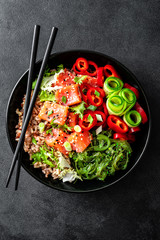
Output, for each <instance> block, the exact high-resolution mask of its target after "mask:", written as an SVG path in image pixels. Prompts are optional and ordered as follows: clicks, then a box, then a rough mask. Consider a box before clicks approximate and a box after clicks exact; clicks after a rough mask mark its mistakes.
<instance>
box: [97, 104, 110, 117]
mask: <svg viewBox="0 0 160 240" xmlns="http://www.w3.org/2000/svg"><path fill="white" fill-rule="evenodd" d="M97 110H98V111H101V112H104V113H105V115H106V117H107V116H108V109H107V106H106V103H105V102H103V103H102V105H101V106H99V107H98V108H97Z"/></svg>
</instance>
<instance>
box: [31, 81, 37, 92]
mask: <svg viewBox="0 0 160 240" xmlns="http://www.w3.org/2000/svg"><path fill="white" fill-rule="evenodd" d="M36 83H37V79H35V80H34V81H33V82H32V90H33V89H35V86H36Z"/></svg>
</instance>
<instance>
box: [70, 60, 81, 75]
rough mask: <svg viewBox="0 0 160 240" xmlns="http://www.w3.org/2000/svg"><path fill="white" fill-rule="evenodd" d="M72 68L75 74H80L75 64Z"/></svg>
mask: <svg viewBox="0 0 160 240" xmlns="http://www.w3.org/2000/svg"><path fill="white" fill-rule="evenodd" d="M72 68H73V71H74V72H75V73H76V74H82V72H81V71H80V70H78V68H77V65H76V63H75V64H74V65H73V67H72Z"/></svg>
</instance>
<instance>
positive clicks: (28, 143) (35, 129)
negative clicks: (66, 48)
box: [16, 92, 60, 179]
mask: <svg viewBox="0 0 160 240" xmlns="http://www.w3.org/2000/svg"><path fill="white" fill-rule="evenodd" d="M32 94H33V92H32ZM24 103H25V96H24V98H23V102H22V104H21V107H22V109H21V110H19V109H17V110H16V113H17V114H18V116H19V121H18V124H17V125H16V141H19V138H20V135H21V131H22V120H23V111H24ZM43 104H44V103H43V102H41V101H40V99H39V97H37V100H36V102H35V106H34V108H33V112H32V116H31V119H30V122H29V125H28V128H27V131H26V134H25V140H24V151H25V152H28V154H29V156H30V160H32V157H31V156H32V154H33V153H36V152H39V148H40V147H41V146H42V145H43V144H44V143H45V132H43V133H40V131H39V123H40V122H41V120H40V118H39V117H38V114H39V112H40V109H41V107H42V106H43ZM44 124H45V129H46V130H47V129H49V128H50V126H49V124H48V122H47V121H44ZM33 137H34V138H35V139H36V141H37V144H36V145H35V144H34V143H32V138H33ZM47 148H48V149H49V150H50V149H51V148H50V147H49V146H47ZM54 165H55V166H57V164H56V162H54ZM34 168H41V169H42V172H43V173H44V174H45V177H48V176H49V175H51V176H52V177H53V179H56V178H58V175H59V174H60V169H57V168H51V167H50V166H48V165H47V164H44V163H42V162H36V163H34Z"/></svg>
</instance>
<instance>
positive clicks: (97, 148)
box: [93, 134, 111, 152]
mask: <svg viewBox="0 0 160 240" xmlns="http://www.w3.org/2000/svg"><path fill="white" fill-rule="evenodd" d="M97 139H98V140H99V142H100V144H101V143H102V146H100V144H99V146H94V147H93V150H94V151H97V152H99V151H100V152H101V151H105V150H106V149H107V148H109V146H110V144H111V142H110V140H109V138H108V137H107V136H105V135H103V134H99V135H98V136H97ZM102 141H103V142H102ZM106 143H107V145H106ZM104 144H105V145H104Z"/></svg>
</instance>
